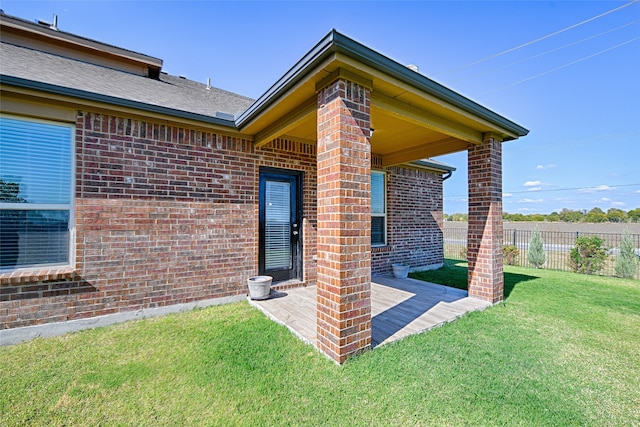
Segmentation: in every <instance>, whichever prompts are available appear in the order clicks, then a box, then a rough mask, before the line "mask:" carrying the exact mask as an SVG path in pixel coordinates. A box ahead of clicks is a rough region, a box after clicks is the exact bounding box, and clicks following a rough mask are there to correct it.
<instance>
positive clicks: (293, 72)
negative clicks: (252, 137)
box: [236, 29, 529, 136]
mask: <svg viewBox="0 0 640 427" xmlns="http://www.w3.org/2000/svg"><path fill="white" fill-rule="evenodd" d="M332 53H343V54H345V55H347V56H348V57H350V58H352V59H355V60H357V61H359V62H362V63H363V64H366V65H368V66H370V67H372V68H374V69H376V70H378V71H381V72H383V73H385V74H388V75H390V76H391V77H394V78H396V79H398V80H400V81H402V82H404V83H406V84H409V85H411V86H413V87H415V88H416V89H419V90H421V91H423V92H426V93H428V94H430V95H432V96H435V97H436V98H438V99H441V100H443V101H445V102H447V103H449V104H451V105H454V106H456V107H458V108H461V109H462V110H464V111H467V112H470V113H472V114H474V115H476V116H478V117H480V118H482V119H484V120H486V121H488V122H489V123H492V124H494V125H496V126H498V127H501V128H504V129H506V130H508V131H510V132H512V133H514V134H516V135H518V136H525V135H527V134H528V133H529V130H528V129H526V128H524V127H522V126H520V125H518V124H517V123H515V122H513V121H511V120H509V119H507V118H505V117H503V116H501V115H499V114H497V113H495V112H493V111H491V110H489V109H488V108H486V107H483V106H482V105H480V104H478V103H476V102H474V101H472V100H470V99H469V98H466V97H464V96H462V95H460V94H459V93H457V92H454V91H452V90H451V89H448V88H447V87H445V86H443V85H441V84H439V83H437V82H435V81H433V80H431V79H429V78H428V77H426V76H424V75H422V74H419V73H416V72H415V71H413V70H410V69H409V68H407V67H405V66H404V65H402V64H400V63H398V62H397V61H394V60H392V59H390V58H388V57H386V56H384V55H382V54H381V53H378V52H376V51H374V50H373V49H370V48H368V47H367V46H365V45H363V44H361V43H358V42H357V41H355V40H353V39H351V38H349V37H347V36H345V35H343V34H340V33H339V32H337V31H336V30H335V29H334V30H331V31H330V32H329V34H327V35H326V36H325V37H324V38H323V39H322V40H320V42H318V44H316V45H315V46H314V47H313V48H312V49H311V50H310V51H309V52H307V53H306V54H305V55H304V56H303V57H302V59H300V60H299V61H298V62H297V63H296V64H295V65H294V66H293V67H292V68H291V69H289V71H287V72H286V73H285V74H284V75H283V76H282V77H281V78H280V79H279V80H278V81H277V82H276V83H275V84H274V85H273V86H271V87H270V88H269V90H267V91H266V92H265V93H264V94H263V95H262V96H261V97H260V98H258V99H257V100H256V102H255V103H254V104H253V105H252V106H251V107H249V108H248V109H247V110H246V111H245V112H243V113H242V114H241V115H240V116H239V117H238V118H237V120H236V124H237V125H238V127H240V128H242V126H243V125H244V124H245V123H247V122H248V121H250V120H251V119H252V118H254V117H256V116H257V115H259V114H260V113H261V112H262V111H264V110H265V109H266V108H268V107H269V106H270V105H271V104H272V103H274V102H275V101H276V100H277V99H278V97H279V96H281V95H283V94H284V93H285V92H286V91H288V90H289V89H290V88H291V87H292V86H294V85H295V84H296V83H298V82H299V81H300V80H302V79H304V78H305V76H306V75H307V74H309V73H310V72H311V70H312V69H313V68H314V66H316V65H317V64H318V63H320V62H322V61H323V60H324V59H326V57H327V56H329V55H330V54H332Z"/></svg>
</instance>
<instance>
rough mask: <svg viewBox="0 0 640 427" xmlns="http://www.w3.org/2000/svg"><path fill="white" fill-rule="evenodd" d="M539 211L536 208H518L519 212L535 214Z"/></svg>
mask: <svg viewBox="0 0 640 427" xmlns="http://www.w3.org/2000/svg"><path fill="white" fill-rule="evenodd" d="M537 210H538V209H535V208H518V212H534V211H537Z"/></svg>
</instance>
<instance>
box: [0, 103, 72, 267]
mask: <svg viewBox="0 0 640 427" xmlns="http://www.w3.org/2000/svg"><path fill="white" fill-rule="evenodd" d="M0 117H2V118H7V119H12V120H20V121H24V122H31V123H42V124H47V125H53V126H60V127H67V128H69V130H70V132H69V134H70V136H69V148H70V150H69V155H70V156H71V159H70V162H69V166H70V167H69V168H70V171H69V174H70V176H69V179H70V181H69V183H70V185H69V203H68V204H66V203H64V204H53V203H51V204H49V203H6V202H5V203H3V202H0V210H34V211H35V210H51V211H59V210H68V211H69V225H68V227H69V245H68V247H69V253H68V257H67V258H68V260H69V261H68V262H65V263H50V264H37V265H29V266H25V267H20V266H17V267H13V268H10V267H0V274H1V273H13V272H21V271H25V272H36V271H38V270H44V269H51V268H63V269H66V268H75V265H76V221H75V188H76V181H75V179H76V155H75V136H76V132H75V130H76V126H75V124H72V123H66V122H59V121H53V120H44V119H34V118H31V117H23V116H14V115H9V114H0Z"/></svg>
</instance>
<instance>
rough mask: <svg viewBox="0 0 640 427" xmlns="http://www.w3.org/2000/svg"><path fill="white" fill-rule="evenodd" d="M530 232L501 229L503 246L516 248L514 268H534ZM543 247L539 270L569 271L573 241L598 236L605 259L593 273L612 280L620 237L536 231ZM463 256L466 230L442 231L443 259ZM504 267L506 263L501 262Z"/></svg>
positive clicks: (638, 241) (638, 240)
mask: <svg viewBox="0 0 640 427" xmlns="http://www.w3.org/2000/svg"><path fill="white" fill-rule="evenodd" d="M532 233H533V232H532V231H531V230H518V229H517V228H510V227H509V228H507V227H505V229H504V238H503V243H504V245H505V246H506V245H513V246H515V247H516V248H518V252H519V254H518V255H517V256H516V257H515V259H514V265H520V266H523V267H535V266H534V265H532V264H531V263H529V261H528V260H527V251H528V249H529V241H530V240H531V235H532ZM540 236H541V237H542V242H543V244H544V245H543V246H544V249H545V253H546V255H547V260H546V262H545V264H544V265H543V266H542V268H546V269H549V270H564V271H571V266H570V264H569V252H570V251H571V249H572V248H573V247H575V244H576V239H577V238H578V237H581V236H598V237H600V238H601V239H602V240H604V246H605V247H606V248H607V253H608V257H607V260H606V262H605V265H604V268H603V269H602V270H600V271H599V272H597V273H596V274H599V275H601V276H610V277H613V276H615V260H616V256H617V255H618V253H619V252H620V250H619V247H620V240H621V239H622V234H620V233H591V232H582V231H576V232H564V231H540ZM631 238H632V239H633V242H634V246H635V248H636V255H638V257H640V249H639V248H640V234H631ZM466 253H467V229H466V228H450V227H445V229H444V256H445V258H451V259H459V260H464V259H466ZM505 264H506V262H505ZM635 278H636V279H640V268H638V269H637V270H636V275H635Z"/></svg>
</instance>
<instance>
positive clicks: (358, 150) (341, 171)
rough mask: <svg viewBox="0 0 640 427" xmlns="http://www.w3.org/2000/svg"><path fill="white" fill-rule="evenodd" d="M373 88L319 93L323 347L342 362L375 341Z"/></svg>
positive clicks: (340, 82) (339, 84)
mask: <svg viewBox="0 0 640 427" xmlns="http://www.w3.org/2000/svg"><path fill="white" fill-rule="evenodd" d="M369 117H370V90H369V89H368V88H366V87H364V86H361V85H359V84H356V83H353V82H351V81H348V80H344V79H342V78H338V79H337V80H335V81H333V82H332V83H330V84H328V85H326V86H325V87H324V88H322V89H320V90H319V92H318V189H317V194H318V266H317V268H318V287H317V340H318V341H317V346H318V348H319V349H320V350H321V351H322V352H324V353H325V354H327V355H328V356H329V357H330V358H332V359H333V360H335V361H336V362H338V363H343V362H344V361H345V360H346V359H347V358H348V357H349V356H350V355H353V354H357V353H359V352H361V351H363V350H365V349H367V348H369V347H370V346H371V229H370V227H371V213H370V209H371V208H370V205H371V178H370V171H371V146H370V142H369V132H370V131H369V129H370V119H369Z"/></svg>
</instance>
